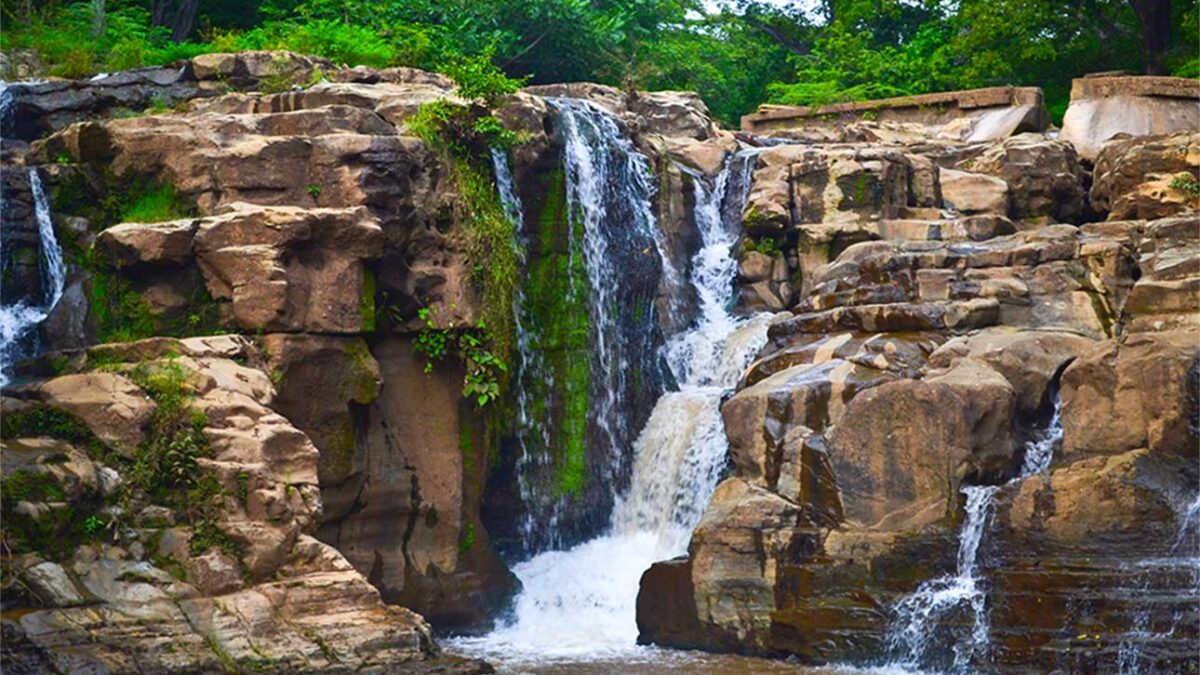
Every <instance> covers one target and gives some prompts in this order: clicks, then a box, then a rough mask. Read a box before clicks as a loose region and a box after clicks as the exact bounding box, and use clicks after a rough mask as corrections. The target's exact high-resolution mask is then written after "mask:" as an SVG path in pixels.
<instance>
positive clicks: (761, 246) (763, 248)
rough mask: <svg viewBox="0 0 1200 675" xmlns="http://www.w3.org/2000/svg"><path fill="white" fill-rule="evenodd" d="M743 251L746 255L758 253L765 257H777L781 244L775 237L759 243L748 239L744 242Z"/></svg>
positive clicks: (766, 238)
mask: <svg viewBox="0 0 1200 675" xmlns="http://www.w3.org/2000/svg"><path fill="white" fill-rule="evenodd" d="M742 250H743V251H745V252H746V253H752V252H754V251H757V252H759V253H761V254H763V255H765V256H771V257H775V256H777V255H779V242H777V241H776V240H775V239H774V238H773V237H763V238H762V239H759V240H758V241H755V240H753V239H751V238H749V237H747V238H746V239H745V240H744V241H743V242H742Z"/></svg>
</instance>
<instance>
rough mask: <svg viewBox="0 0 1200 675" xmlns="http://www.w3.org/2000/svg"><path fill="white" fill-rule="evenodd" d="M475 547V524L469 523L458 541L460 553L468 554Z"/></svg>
mask: <svg viewBox="0 0 1200 675" xmlns="http://www.w3.org/2000/svg"><path fill="white" fill-rule="evenodd" d="M474 545H475V523H467V526H466V528H464V529H463V532H462V536H461V537H460V538H459V540H458V552H459V553H466V552H468V551H470V550H471V547H472V546H474Z"/></svg>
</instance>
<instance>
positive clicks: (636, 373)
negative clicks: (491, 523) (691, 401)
mask: <svg viewBox="0 0 1200 675" xmlns="http://www.w3.org/2000/svg"><path fill="white" fill-rule="evenodd" d="M547 100H548V101H549V102H550V104H551V105H552V106H553V107H554V108H555V109H556V111H557V114H558V121H559V130H560V134H561V139H562V141H563V150H562V169H563V170H562V174H561V176H562V190H563V192H562V199H563V200H564V204H563V207H564V208H563V210H564V213H565V221H566V223H565V225H566V229H567V232H566V236H565V238H564V240H563V241H562V242H560V243H559V244H558V245H561V246H563V247H564V250H563V251H562V254H563V256H564V261H563V264H562V268H561V269H558V268H556V269H555V270H553V271H552V272H551V273H550V275H551V276H553V277H555V278H557V279H561V280H562V282H563V283H562V287H561V289H560V290H561V294H562V295H565V296H567V297H566V299H565V300H563V299H562V298H557V299H554V298H546V297H544V296H542V297H532V293H527V292H525V291H522V292H521V293H519V294H518V297H517V299H516V300H517V303H518V307H517V308H516V314H517V317H518V321H517V333H518V336H517V355H516V358H515V374H514V384H515V394H516V399H517V401H516V402H517V415H516V417H517V420H516V421H517V424H516V427H517V429H516V434H515V441H516V444H517V446H518V449H517V450H518V451H517V453H516V454H517V456H518V460H517V466H516V468H515V473H516V482H517V484H518V486H519V490H520V498H521V503H522V505H523V509H524V510H523V513H522V515H521V517H520V521H519V525H518V526H517V527H516V528H514V529H515V530H516V532H515V533H516V534H519V536H520V539H521V542H520V547H521V550H520V553H522V554H534V553H538V552H540V551H544V550H546V549H548V548H556V547H561V546H563V545H567V544H570V543H574V542H578V541H580V540H581V539H583V538H586V537H590V536H593V535H594V534H595V533H596V531H597V530H599V529H602V528H603V524H604V522H605V519H606V518H607V517H608V516H609V513H610V510H611V508H612V506H613V499H614V495H615V494H616V493H617V492H619V491H620V490H623V489H625V488H626V487H627V486H628V483H629V480H630V469H631V463H630V458H631V453H630V450H631V448H632V446H633V441H634V439H635V438H636V432H637V428H638V427H639V426H640V425H641V424H642V422H643V421H644V419H645V417H644V415H645V414H646V411H649V410H650V406H651V405H652V403H653V401H654V400H655V399H656V398H657V397H658V396H659V395H660V394H661V393H662V391H663V389H664V380H665V377H664V376H665V370H664V364H663V360H662V356H661V354H660V348H661V336H660V335H659V333H658V331H657V329H656V328H655V324H656V320H655V317H654V298H655V293H656V291H657V289H658V287H659V282H660V280H662V281H663V282H664V283H665V284H666V285H667V286H668V287H672V284H677V283H678V282H677V278H678V273H677V272H676V271H675V270H674V269H673V268H672V267H671V265H670V262H669V259H668V258H667V255H666V251H665V247H664V243H663V237H662V234H661V232H660V230H659V228H658V227H657V224H656V222H655V218H654V209H653V207H652V204H651V200H652V198H653V196H654V181H653V177H652V175H651V173H650V165H649V162H648V161H647V159H646V158H645V156H643V155H642V154H641V153H640V152H638V150H637V148H636V147H635V146H634V145H633V143H632V141H630V140H629V138H627V137H626V135H625V133H624V132H623V131H622V129H621V126H620V124H619V122H618V120H617V118H616V117H615V116H614V115H612V114H611V113H609V112H606V111H604V110H602V109H601V108H599V107H597V106H595V105H593V104H591V103H588V102H585V101H580V100H575V99H567V98H550V99H547ZM493 160H494V161H496V158H495V157H493ZM496 175H497V182H498V183H499V185H500V188H499V189H500V192H501V195H502V198H503V199H504V201H505V202H506V204H511V205H513V207H515V210H513V211H512V212H511V213H510V217H513V218H521V217H522V214H521V213H520V206H519V199H517V198H516V191H515V188H514V187H513V185H512V177H511V175H510V173H509V170H508V168H507V165H506V163H505V164H504V165H503V166H501V165H499V164H497V168H496ZM509 195H511V198H510V196H509ZM554 198H555V197H554V196H552V195H551V196H548V199H551V200H552V199H554ZM544 213H545V212H543V215H544ZM539 226H540V227H541V228H542V229H543V230H545V229H546V228H548V227H551V225H547V224H546V223H539ZM547 234H548V233H547V232H544V231H542V232H534V233H526V235H525V236H526V237H527V238H537V236H546V235H547ZM540 245H541V246H545V245H546V243H545V241H543V242H542V243H541V244H540ZM533 249H534V250H538V246H536V245H535V246H534V247H533ZM539 253H540V255H542V256H543V258H544V257H545V256H547V255H551V252H550V251H539ZM533 264H536V261H535V263H533ZM529 276H530V275H529V274H528V271H527V274H526V277H527V278H528V277H529ZM535 292H536V291H535ZM543 292H544V289H543ZM539 302H540V303H542V304H541V305H540V306H539V305H538V303H539ZM548 303H555V307H554V310H553V311H555V312H558V313H562V312H563V311H564V310H570V309H571V308H574V307H579V308H582V309H581V310H580V312H581V313H582V314H583V315H584V316H583V317H582V318H576V317H575V315H572V318H571V319H570V320H571V321H573V322H574V323H572V324H571V325H569V326H560V327H558V328H556V329H551V328H550V327H548V326H547V325H545V324H547V323H550V322H553V321H555V320H556V319H561V317H556V316H549V317H547V316H546V315H545V312H546V305H547V304H548ZM539 310H540V311H542V312H543V314H542V315H541V317H540V320H539V318H538V317H536V316H535V315H534V314H535V312H536V311H539ZM585 324H586V325H585ZM552 330H557V331H558V332H557V333H550V334H548V333H547V331H552ZM585 332H586V334H585V335H583V336H582V337H581V336H580V334H581V333H585ZM572 341H574V348H573V349H574V351H573V352H572V353H570V354H567V355H566V356H565V358H564V356H563V352H565V351H566V350H567V345H565V344H564V343H569V342H572ZM553 348H557V349H558V350H559V353H557V354H548V353H547V352H549V351H550V350H552V349H553ZM555 359H557V361H555ZM581 370H582V371H583V372H580V371H581ZM639 412H640V415H639ZM564 486H565V487H564Z"/></svg>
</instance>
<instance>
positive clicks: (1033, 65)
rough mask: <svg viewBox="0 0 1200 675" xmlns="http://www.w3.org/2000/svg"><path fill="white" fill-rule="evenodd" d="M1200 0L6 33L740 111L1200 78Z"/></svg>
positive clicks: (543, 13)
mask: <svg viewBox="0 0 1200 675" xmlns="http://www.w3.org/2000/svg"><path fill="white" fill-rule="evenodd" d="M1198 6H1200V0H1174V1H1173V2H1172V1H1171V0H1057V1H1056V0H798V1H796V2H792V3H790V4H789V3H782V2H778V0H777V1H776V2H763V1H760V0H725V1H723V2H722V1H721V0H379V1H370V0H206V1H205V2H203V3H201V2H199V0H82V1H75V2H69V1H64V0H5V1H4V3H3V30H0V49H3V51H4V52H6V53H8V54H10V55H12V54H14V53H16V52H20V51H21V50H24V51H23V52H22V53H24V54H26V55H29V54H33V53H36V55H37V58H38V60H40V62H41V63H42V64H43V65H44V66H45V68H46V70H47V71H48V72H49V74H52V75H60V76H67V77H80V76H86V75H91V74H94V73H96V72H100V71H111V70H117V69H124V68H130V67H136V66H142V65H153V64H160V63H167V62H171V61H174V60H177V59H180V58H186V57H189V56H192V55H195V54H199V53H203V52H209V51H230V50H237V49H291V50H294V51H299V52H304V53H310V54H316V55H319V56H324V57H327V58H330V59H332V60H334V61H337V62H340V63H345V64H347V65H369V66H380V67H382V66H389V65H405V66H414V67H419V68H425V69H430V70H440V71H444V70H446V69H447V68H449V67H453V65H454V64H456V63H459V62H462V61H463V60H469V59H480V58H484V59H488V60H490V61H491V62H492V63H493V64H495V65H496V66H498V67H500V68H501V69H502V70H503V71H504V72H505V73H507V74H508V75H509V76H512V77H522V78H526V77H527V78H529V80H530V81H531V82H533V83H546V82H562V81H576V80H593V81H599V82H604V83H609V84H614V85H619V86H625V85H628V86H636V87H642V88H654V89H661V88H674V89H692V90H696V91H698V92H699V93H700V94H701V95H702V96H703V97H704V99H705V100H706V101H707V103H708V104H709V107H710V108H711V109H712V111H713V113H714V114H715V115H716V116H717V117H718V118H720V119H721V120H722V121H724V122H725V123H726V124H729V125H736V123H737V119H738V117H739V116H741V115H743V114H745V113H747V112H750V111H752V110H753V109H754V108H755V107H756V106H758V105H759V104H760V103H763V102H776V103H789V104H797V105H812V104H823V103H830V102H838V101H848V100H859V99H868V98H878V97H883V96H892V95H900V94H917V93H925V92H931V91H943V90H949V89H961V88H971V87H981V86H991V85H1002V84H1014V85H1037V86H1041V87H1043V88H1044V89H1045V91H1046V95H1047V102H1048V104H1049V105H1050V107H1051V110H1052V112H1053V113H1055V114H1056V116H1060V115H1061V114H1062V111H1063V109H1064V108H1065V106H1066V101H1067V96H1068V93H1069V88H1070V81H1071V79H1072V78H1074V77H1078V76H1080V75H1083V74H1085V73H1089V72H1098V71H1111V70H1130V71H1135V72H1149V73H1173V74H1177V75H1183V76H1188V77H1196V76H1200V60H1198V57H1200V21H1198V18H1197V15H1198V9H1197V8H1198Z"/></svg>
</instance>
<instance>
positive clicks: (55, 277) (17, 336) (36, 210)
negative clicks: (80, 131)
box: [0, 168, 67, 385]
mask: <svg viewBox="0 0 1200 675" xmlns="http://www.w3.org/2000/svg"><path fill="white" fill-rule="evenodd" d="M29 191H30V193H31V195H32V197H33V214H34V218H35V219H36V220H37V224H38V239H39V241H40V242H41V270H42V281H43V284H42V285H43V292H44V297H43V299H42V303H41V304H38V305H30V304H27V303H25V302H17V303H14V304H12V305H7V306H3V307H0V385H6V384H8V382H9V375H8V372H7V370H8V368H9V367H10V366H11V364H12V363H13V362H14V361H16V360H17V359H19V358H21V357H22V356H24V355H25V352H24V350H23V347H26V346H27V344H28V342H29V341H30V340H31V339H33V338H34V337H35V336H34V335H33V330H34V329H35V328H36V327H37V326H38V324H40V323H41V322H42V321H44V320H45V319H46V317H47V316H48V315H49V314H50V310H52V309H54V305H55V304H57V303H58V300H59V298H61V297H62V294H63V288H64V287H65V285H66V278H67V268H66V265H65V264H64V263H63V257H62V248H61V247H59V245H58V239H57V238H56V237H55V236H54V223H53V221H52V220H51V218H50V205H49V203H48V202H47V201H46V193H45V191H44V190H43V189H42V180H41V177H40V176H38V172H37V169H34V168H31V169H29Z"/></svg>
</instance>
